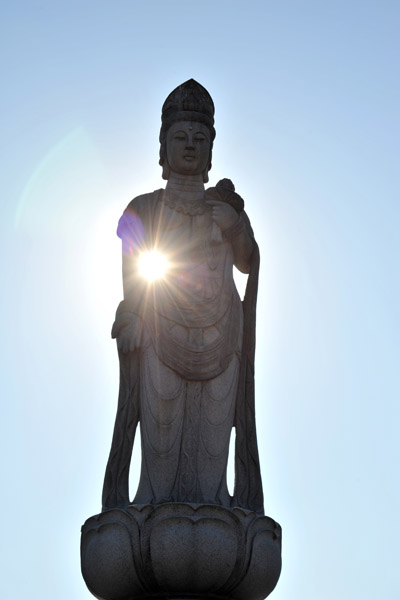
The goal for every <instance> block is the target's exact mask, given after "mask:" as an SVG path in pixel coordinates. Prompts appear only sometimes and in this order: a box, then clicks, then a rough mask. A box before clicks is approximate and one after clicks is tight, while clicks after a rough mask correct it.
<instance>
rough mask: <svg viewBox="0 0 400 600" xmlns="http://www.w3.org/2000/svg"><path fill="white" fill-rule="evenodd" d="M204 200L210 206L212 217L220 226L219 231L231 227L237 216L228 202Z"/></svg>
mask: <svg viewBox="0 0 400 600" xmlns="http://www.w3.org/2000/svg"><path fill="white" fill-rule="evenodd" d="M206 202H207V204H208V205H209V206H211V216H212V219H213V221H214V222H215V223H216V224H217V225H218V226H219V227H220V229H221V231H225V229H228V228H229V227H232V225H234V224H235V223H236V222H237V221H238V219H239V216H238V214H237V212H236V211H235V209H234V208H232V206H230V204H227V203H226V202H221V201H220V200H206Z"/></svg>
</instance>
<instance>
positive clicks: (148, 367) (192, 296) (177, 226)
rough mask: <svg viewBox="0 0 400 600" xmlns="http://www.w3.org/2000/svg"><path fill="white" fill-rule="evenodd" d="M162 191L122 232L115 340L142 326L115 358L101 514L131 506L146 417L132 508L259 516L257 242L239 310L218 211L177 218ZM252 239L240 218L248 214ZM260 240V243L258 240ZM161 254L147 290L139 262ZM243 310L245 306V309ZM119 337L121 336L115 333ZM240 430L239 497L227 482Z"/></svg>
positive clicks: (134, 212) (129, 217) (137, 206)
mask: <svg viewBox="0 0 400 600" xmlns="http://www.w3.org/2000/svg"><path fill="white" fill-rule="evenodd" d="M165 194H166V192H165V190H158V191H156V192H153V193H152V194H146V195H144V196H140V197H138V198H136V199H134V200H133V201H132V202H131V203H130V204H129V205H128V207H127V209H126V210H125V212H124V214H123V216H122V217H121V219H120V222H119V226H118V235H119V236H120V237H121V239H122V248H123V265H124V266H123V268H124V281H125V299H124V300H123V301H122V302H121V304H120V306H119V307H118V310H117V316H116V323H115V324H114V332H118V331H119V330H120V329H121V327H124V326H125V324H127V323H129V320H130V319H131V318H132V314H133V315H136V316H137V317H139V318H140V321H141V323H142V333H141V340H140V347H139V348H138V349H137V350H135V351H133V352H129V353H126V354H124V353H122V352H120V353H119V359H120V393H119V401H118V410H117V417H116V423H115V429H114V436H113V443H112V447H111V452H110V457H109V461H108V464H107V469H106V476H105V482H104V489H103V509H107V508H114V507H117V506H119V507H123V506H126V505H127V504H129V503H130V501H129V492H128V478H129V468H130V459H131V453H132V446H133V441H134V436H135V431H136V427H137V423H138V422H139V421H140V426H141V440H142V465H141V475H140V482H139V487H138V490H137V493H136V496H135V498H134V503H135V504H149V503H150V504H159V503H162V502H191V503H212V504H221V505H223V506H226V507H230V506H233V505H234V506H242V507H243V508H248V509H251V510H255V511H257V512H259V513H262V512H263V500H262V489H261V478H260V471H259V462H258V451H257V441H256V435H255V416H254V346H255V333H254V332H255V304H256V296H257V280H258V263H259V255H258V248H257V245H256V243H255V242H254V251H253V254H252V258H251V268H250V274H249V278H248V284H247V288H246V295H245V299H244V302H243V303H241V301H240V298H239V296H238V293H237V290H236V287H235V284H234V281H233V273H232V267H233V260H234V258H233V249H232V246H231V244H230V242H228V241H227V240H225V239H223V238H220V240H219V241H215V240H214V241H213V240H212V239H211V231H212V227H213V223H212V219H211V210H210V209H209V207H208V206H204V205H203V207H202V208H200V209H199V210H196V207H195V208H194V210H191V211H186V210H185V209H179V208H178V210H176V209H174V208H171V206H170V205H169V204H168V203H167V202H165V201H164V200H165V199H166V198H165ZM241 218H242V220H243V221H244V223H245V225H246V227H247V228H248V232H249V235H250V236H251V237H253V234H252V231H251V227H250V224H249V222H248V219H247V217H246V215H245V213H242V215H241ZM253 239H254V238H253ZM155 247H157V249H158V250H159V251H160V252H163V253H164V254H165V255H166V256H167V258H168V260H169V270H168V273H167V275H166V277H165V278H164V279H162V280H158V281H154V282H152V283H148V282H146V281H145V280H144V279H143V278H142V277H141V276H140V275H139V273H138V263H137V260H138V256H139V255H140V253H141V252H143V251H145V250H152V249H153V248H155ZM242 305H243V306H242ZM114 335H117V333H114ZM233 426H236V449H235V491H234V496H233V497H231V496H230V495H229V493H228V489H227V484H226V467H227V460H228V450H229V441H230V435H231V431H232V427H233Z"/></svg>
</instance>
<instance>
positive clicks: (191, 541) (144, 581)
mask: <svg viewBox="0 0 400 600" xmlns="http://www.w3.org/2000/svg"><path fill="white" fill-rule="evenodd" d="M280 555H281V529H280V526H279V525H278V524H277V523H275V521H273V520H272V519H270V518H268V517H260V516H257V515H256V514H255V513H254V512H250V511H245V510H243V509H238V508H237V509H233V510H229V509H225V508H223V507H221V506H215V505H196V504H184V503H167V504H160V505H158V506H152V505H145V506H138V505H132V506H128V507H127V508H126V509H124V510H122V509H114V510H109V511H105V512H103V513H101V514H100V515H97V516H95V517H92V518H90V519H88V521H86V523H85V525H84V526H83V528H82V547H81V559H82V573H83V576H84V578H85V581H86V584H87V586H88V587H89V589H90V590H91V591H92V593H93V594H95V595H96V596H97V597H99V598H102V599H103V600H118V599H122V598H127V599H128V598H129V599H131V600H133V599H142V598H155V597H163V596H162V595H164V596H165V597H168V598H170V597H174V596H179V597H190V598H212V597H214V596H215V597H218V598H221V599H222V598H223V599H228V598H234V599H237V600H261V599H262V598H265V597H266V596H267V595H268V594H269V593H270V592H271V591H272V590H273V588H274V587H275V585H276V583H277V581H278V578H279V574H280V568H281V559H280ZM160 595H161V596H160Z"/></svg>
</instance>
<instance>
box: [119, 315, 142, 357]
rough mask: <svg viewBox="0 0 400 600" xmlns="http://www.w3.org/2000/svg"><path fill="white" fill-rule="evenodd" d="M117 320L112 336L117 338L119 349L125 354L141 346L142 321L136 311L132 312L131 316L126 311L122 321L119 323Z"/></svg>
mask: <svg viewBox="0 0 400 600" xmlns="http://www.w3.org/2000/svg"><path fill="white" fill-rule="evenodd" d="M117 320H118V319H117ZM117 320H116V321H115V323H114V325H113V332H112V336H113V337H115V338H117V347H118V350H119V351H120V352H123V353H124V354H126V353H127V352H133V351H134V350H136V348H139V346H140V338H141V335H142V321H141V319H140V317H138V316H137V315H135V314H134V313H130V314H129V318H127V315H126V313H125V315H124V318H123V322H122V323H121V322H120V323H117Z"/></svg>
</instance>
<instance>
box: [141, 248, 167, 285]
mask: <svg viewBox="0 0 400 600" xmlns="http://www.w3.org/2000/svg"><path fill="white" fill-rule="evenodd" d="M168 266H169V264H168V260H167V258H166V256H165V255H164V254H162V253H161V252H159V251H158V250H151V251H148V252H142V253H141V255H140V256H139V273H140V275H141V276H142V277H144V279H147V281H155V280H156V279H163V278H164V276H165V274H166V273H167V271H168Z"/></svg>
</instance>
